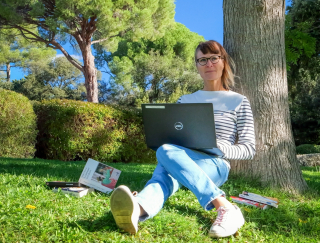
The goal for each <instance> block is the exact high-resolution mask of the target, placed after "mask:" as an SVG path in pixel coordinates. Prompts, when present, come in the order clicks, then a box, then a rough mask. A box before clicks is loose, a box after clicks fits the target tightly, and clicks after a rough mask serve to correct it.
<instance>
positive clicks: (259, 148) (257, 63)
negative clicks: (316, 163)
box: [223, 0, 307, 193]
mask: <svg viewBox="0 0 320 243" xmlns="http://www.w3.org/2000/svg"><path fill="white" fill-rule="evenodd" d="M223 11H224V47H225V49H226V51H227V52H228V53H229V54H230V56H231V57H232V58H233V60H234V61H235V64H236V67H237V69H236V70H237V71H236V75H237V76H238V77H239V78H237V79H236V87H235V89H236V91H237V92H239V93H241V94H243V95H245V96H246V97H247V98H248V99H249V101H250V103H251V106H252V112H253V116H254V122H255V136H256V155H255V157H254V159H253V160H250V161H232V162H231V167H232V173H236V174H245V175H246V176H250V177H255V178H259V179H260V180H261V182H262V183H263V184H267V185H270V186H273V187H278V186H280V187H281V188H283V189H285V190H287V191H290V192H293V193H300V192H303V191H304V190H306V189H307V184H306V182H305V181H304V179H303V177H302V173H301V170H300V167H299V164H298V160H297V157H296V152H295V144H294V140H293V135H292V129H291V121H290V113H289V103H288V85H287V72H286V59H285V40H284V28H285V26H284V24H285V0H255V1H250V0H224V1H223Z"/></svg>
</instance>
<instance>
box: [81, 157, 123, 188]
mask: <svg viewBox="0 0 320 243" xmlns="http://www.w3.org/2000/svg"><path fill="white" fill-rule="evenodd" d="M120 174H121V171H120V170H117V169H115V168H113V167H111V166H108V165H106V164H102V163H100V162H98V161H95V160H93V159H88V161H87V163H86V165H85V167H84V169H83V171H82V174H81V176H80V179H79V182H80V183H82V184H84V185H86V186H88V187H92V188H94V189H96V190H98V191H101V192H104V193H109V192H111V191H112V190H113V189H114V188H115V186H116V184H117V181H118V179H119V176H120Z"/></svg>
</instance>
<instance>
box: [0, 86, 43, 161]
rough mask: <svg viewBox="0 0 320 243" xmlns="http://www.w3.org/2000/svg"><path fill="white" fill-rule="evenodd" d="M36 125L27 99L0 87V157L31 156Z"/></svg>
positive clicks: (33, 148) (33, 150) (32, 155)
mask: <svg viewBox="0 0 320 243" xmlns="http://www.w3.org/2000/svg"><path fill="white" fill-rule="evenodd" d="M36 127H37V126H36V115H35V113H34V111H33V108H32V105H31V103H30V101H29V99H28V98H26V97H25V96H23V95H21V94H18V93H16V92H13V91H9V90H5V89H1V88H0V157H11V158H33V157H34V153H35V143H36V136H37V130H36Z"/></svg>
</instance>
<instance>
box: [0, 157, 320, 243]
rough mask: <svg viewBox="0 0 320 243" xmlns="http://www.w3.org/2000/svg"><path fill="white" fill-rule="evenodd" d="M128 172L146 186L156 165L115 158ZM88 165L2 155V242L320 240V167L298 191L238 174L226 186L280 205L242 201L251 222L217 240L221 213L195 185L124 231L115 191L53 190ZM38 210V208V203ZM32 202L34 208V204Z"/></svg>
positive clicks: (133, 183)
mask: <svg viewBox="0 0 320 243" xmlns="http://www.w3.org/2000/svg"><path fill="white" fill-rule="evenodd" d="M108 164H110V165H111V166H113V167H116V168H117V169H120V170H121V171H122V174H121V176H120V179H119V182H118V184H117V185H120V184H125V185H128V186H129V187H130V188H131V189H132V190H137V191H139V190H141V189H142V188H143V186H144V184H145V183H146V182H147V181H148V180H149V179H150V177H151V175H152V172H153V169H154V168H155V165H142V164H123V163H117V164H112V163H108ZM84 165H85V162H79V161H78V162H61V161H49V160H40V159H29V160H22V159H5V158H0V175H1V176H0V242H212V241H220V242H320V195H319V191H320V168H319V167H317V168H316V167H313V168H306V167H304V168H303V175H304V177H305V179H306V181H307V183H308V185H309V188H310V190H309V192H308V193H306V194H304V195H300V196H295V195H291V194H288V193H283V192H281V191H277V190H271V189H270V188H263V187H261V185H260V184H259V183H257V182H252V181H247V180H245V179H239V178H230V179H229V180H228V182H227V183H226V184H225V185H224V186H223V187H222V189H223V190H224V191H225V192H226V193H227V195H228V196H230V195H238V194H239V193H240V192H242V191H243V190H248V191H250V192H254V193H259V194H262V195H268V196H272V197H277V198H279V200H280V202H281V203H280V205H279V208H277V209H276V208H270V209H267V210H259V209H256V208H253V207H248V206H240V208H241V209H242V211H243V213H244V216H245V219H246V224H245V225H244V227H242V229H241V230H240V232H239V235H238V236H236V237H234V236H232V237H229V238H225V239H219V240H215V239H212V238H209V237H208V235H207V234H208V230H209V228H210V226H211V224H212V221H213V220H214V218H215V217H216V213H215V212H213V211H210V212H206V211H204V210H203V209H202V208H201V207H200V205H199V203H198V201H197V199H196V197H195V196H194V195H193V194H192V193H191V192H190V191H189V190H187V189H181V190H179V191H178V192H177V193H176V194H175V195H174V196H172V197H171V198H169V200H168V201H167V202H166V203H165V206H164V208H163V210H162V211H161V212H160V213H159V214H158V215H157V216H156V217H155V218H153V219H151V220H148V221H145V222H143V223H140V224H139V232H138V234H136V235H129V234H125V233H121V232H119V230H118V228H117V227H116V224H115V222H114V220H113V217H112V215H111V212H110V206H109V198H110V195H107V194H103V193H99V192H96V193H92V194H89V195H87V196H85V197H83V198H75V197H71V196H67V195H64V194H59V193H53V192H51V190H50V189H48V188H47V187H46V185H45V182H46V181H53V180H60V181H63V180H66V181H78V179H79V177H80V174H81V172H82V169H83V167H84ZM28 205H30V206H32V207H30V206H28ZM27 206H28V207H27Z"/></svg>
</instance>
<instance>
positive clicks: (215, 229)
mask: <svg viewBox="0 0 320 243" xmlns="http://www.w3.org/2000/svg"><path fill="white" fill-rule="evenodd" d="M217 212H218V217H217V219H216V220H215V221H214V223H213V224H212V226H211V228H210V230H209V236H211V237H214V238H218V237H227V236H230V235H233V234H235V233H236V232H237V231H238V230H239V229H240V228H241V226H242V225H244V222H245V221H244V218H243V215H242V213H241V210H240V208H239V207H238V206H236V205H233V204H232V206H230V207H223V206H221V207H220V208H218V210H217Z"/></svg>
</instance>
